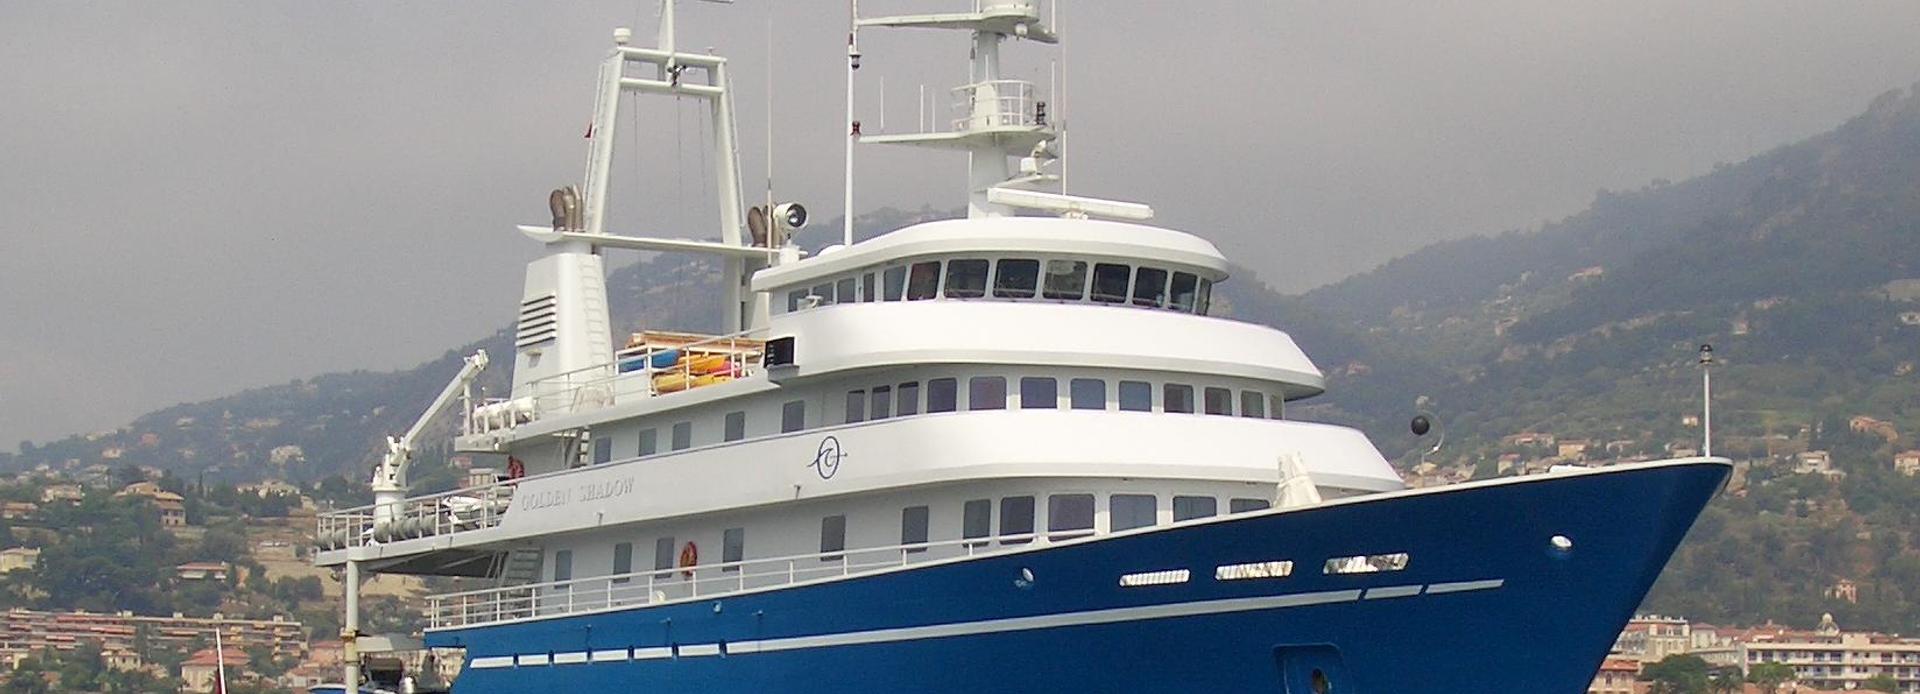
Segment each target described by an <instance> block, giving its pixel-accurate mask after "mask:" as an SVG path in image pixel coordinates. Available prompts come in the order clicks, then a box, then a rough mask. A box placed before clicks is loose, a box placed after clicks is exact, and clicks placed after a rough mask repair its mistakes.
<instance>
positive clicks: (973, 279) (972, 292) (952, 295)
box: [946, 258, 987, 299]
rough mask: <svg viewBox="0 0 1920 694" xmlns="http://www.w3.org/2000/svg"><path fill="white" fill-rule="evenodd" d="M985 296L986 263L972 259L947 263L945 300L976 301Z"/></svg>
mask: <svg viewBox="0 0 1920 694" xmlns="http://www.w3.org/2000/svg"><path fill="white" fill-rule="evenodd" d="M986 295H987V261H985V260H979V259H974V258H968V259H965V260H949V261H947V294H946V296H947V298H949V299H978V298H980V297H983V296H986Z"/></svg>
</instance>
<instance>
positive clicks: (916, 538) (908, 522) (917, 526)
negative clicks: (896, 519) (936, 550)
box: [900, 506, 927, 552]
mask: <svg viewBox="0 0 1920 694" xmlns="http://www.w3.org/2000/svg"><path fill="white" fill-rule="evenodd" d="M926 543H927V507H925V506H908V507H906V508H903V509H900V544H903V545H924V544H926ZM907 551H908V552H925V551H927V548H925V547H917V548H915V547H909V548H908V549H907Z"/></svg>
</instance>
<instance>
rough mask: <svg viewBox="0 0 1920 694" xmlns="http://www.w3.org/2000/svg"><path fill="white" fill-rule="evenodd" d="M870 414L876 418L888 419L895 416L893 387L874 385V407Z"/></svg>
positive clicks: (870, 409) (869, 411) (871, 408)
mask: <svg viewBox="0 0 1920 694" xmlns="http://www.w3.org/2000/svg"><path fill="white" fill-rule="evenodd" d="M868 414H869V415H871V416H872V417H873V418H874V419H886V418H888V417H891V416H893V387H892V386H874V387H873V402H872V407H870V408H868Z"/></svg>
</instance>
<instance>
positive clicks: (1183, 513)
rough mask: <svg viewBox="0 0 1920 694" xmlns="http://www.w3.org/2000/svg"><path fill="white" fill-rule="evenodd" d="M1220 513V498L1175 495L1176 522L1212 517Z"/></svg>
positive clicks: (1174, 517)
mask: <svg viewBox="0 0 1920 694" xmlns="http://www.w3.org/2000/svg"><path fill="white" fill-rule="evenodd" d="M1219 513H1220V500H1219V499H1215V498H1213V497H1210V496H1176V497H1173V520H1174V522H1176V523H1177V522H1180V521H1184V520H1193V519H1195V518H1212V517H1213V516H1215V515H1217V514H1219Z"/></svg>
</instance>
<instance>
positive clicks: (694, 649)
mask: <svg viewBox="0 0 1920 694" xmlns="http://www.w3.org/2000/svg"><path fill="white" fill-rule="evenodd" d="M1505 584H1506V581H1505V580H1502V579H1493V580H1486V581H1461V582H1456V583H1435V584H1433V585H1430V586H1425V589H1426V593H1427V594H1428V595H1439V594H1444V593H1464V592H1469V591H1476V590H1492V589H1496V588H1499V587H1501V586H1503V585H1505ZM1421 589H1422V586H1418V585H1412V586H1385V587H1380V588H1371V589H1366V590H1362V589H1359V588H1355V589H1352V590H1331V591H1324V592H1318V593H1294V594H1291V595H1271V596H1265V597H1257V598H1229V599H1225V600H1206V601H1201V602H1184V603H1173V604H1167V605H1143V606H1140V607H1116V608H1111V609H1105V610H1088V611H1085V612H1065V613H1061V614H1049V615H1036V616H1032V617H1009V618H1006V619H988V620H982V621H978V622H959V623H954V624H932V625H927V626H918V627H900V628H895V629H875V630H872V631H855V632H847V633H844V634H820V635H816V636H793V637H788V638H779V639H766V640H762V641H735V642H731V643H729V644H727V651H728V652H729V653H735V654H744V653H765V652H774V651H790V650H798V649H803V648H825V647H831V646H857V645H866V644H876V643H895V642H900V641H919V640H924V639H939V638H948V637H953V636H975V635H980V634H997V633H1005V632H1010V631H1031V630H1034V629H1053V628H1058V627H1075V626H1089V625H1096V624H1113V623H1117V622H1135V621H1142V620H1149V619H1168V618H1173V617H1195V616H1200V615H1210V614H1228V613H1234V612H1254V611H1259V610H1274V609H1283V608H1289V607H1309V606H1313V605H1330V604H1335V603H1343V602H1358V601H1360V600H1361V599H1362V596H1364V597H1365V599H1367V600H1378V599H1385V598H1402V597H1411V596H1415V595H1419V594H1420V592H1421ZM603 653H605V654H610V657H608V658H606V660H607V661H617V660H622V659H623V658H621V657H620V655H621V654H622V653H624V651H594V654H593V655H594V657H593V661H594V662H602V659H601V657H600V654H603ZM719 654H720V644H717V643H704V644H683V645H681V646H680V655H681V656H713V655H719ZM672 655H673V649H671V648H664V647H660V648H635V649H633V659H634V660H652V659H659V658H668V657H672ZM531 659H538V660H539V661H540V662H538V663H535V662H531ZM546 660H547V656H546V655H545V654H539V655H528V656H521V660H520V663H519V664H521V665H535V664H540V665H544V664H545V661H546ZM555 660H558V657H557V656H556V657H555ZM513 664H514V659H513V657H512V656H499V657H490V658H474V659H473V662H472V663H471V666H472V667H474V668H476V669H487V668H499V667H512V666H513Z"/></svg>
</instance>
